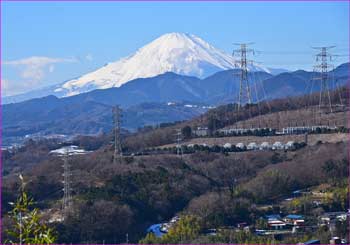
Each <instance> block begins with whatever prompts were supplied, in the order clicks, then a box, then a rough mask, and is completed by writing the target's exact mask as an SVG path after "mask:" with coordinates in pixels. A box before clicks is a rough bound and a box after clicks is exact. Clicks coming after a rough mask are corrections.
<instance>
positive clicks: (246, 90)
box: [232, 43, 254, 111]
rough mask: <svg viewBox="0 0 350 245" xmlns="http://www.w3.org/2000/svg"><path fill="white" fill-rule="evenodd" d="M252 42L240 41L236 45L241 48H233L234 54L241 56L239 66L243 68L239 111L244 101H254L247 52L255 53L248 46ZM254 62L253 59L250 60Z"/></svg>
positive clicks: (238, 104)
mask: <svg viewBox="0 0 350 245" xmlns="http://www.w3.org/2000/svg"><path fill="white" fill-rule="evenodd" d="M251 44H252V43H238V44H235V45H239V46H240V48H239V49H235V50H233V53H232V55H233V56H239V57H240V62H239V68H240V70H241V74H240V83H239V94H238V103H237V109H238V111H239V110H240V108H241V107H242V104H243V102H247V103H249V104H250V103H252V98H251V93H250V85H249V80H248V67H247V62H248V60H247V54H249V53H254V50H253V49H249V48H247V47H248V45H251ZM249 62H252V61H249Z"/></svg>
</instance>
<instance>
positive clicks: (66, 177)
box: [62, 150, 72, 218]
mask: <svg viewBox="0 0 350 245" xmlns="http://www.w3.org/2000/svg"><path fill="white" fill-rule="evenodd" d="M71 176H72V172H71V169H70V164H69V152H68V150H66V152H65V155H64V156H63V201H62V202H63V205H62V209H63V216H64V218H67V216H68V215H69V213H70V210H71V207H72V194H71V192H72V188H71V180H70V179H71Z"/></svg>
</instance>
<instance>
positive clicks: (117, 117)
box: [112, 105, 123, 163]
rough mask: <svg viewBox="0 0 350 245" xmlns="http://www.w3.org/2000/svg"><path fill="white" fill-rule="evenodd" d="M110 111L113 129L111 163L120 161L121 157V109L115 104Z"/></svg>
mask: <svg viewBox="0 0 350 245" xmlns="http://www.w3.org/2000/svg"><path fill="white" fill-rule="evenodd" d="M112 113H113V131H114V154H113V163H116V162H117V161H118V162H119V163H121V159H122V156H123V152H122V143H121V136H120V131H121V118H122V110H121V109H120V107H119V106H118V105H116V106H114V107H113V108H112Z"/></svg>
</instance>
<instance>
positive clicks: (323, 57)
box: [313, 46, 335, 113]
mask: <svg viewBox="0 0 350 245" xmlns="http://www.w3.org/2000/svg"><path fill="white" fill-rule="evenodd" d="M334 47H335V46H328V47H313V48H314V49H316V50H319V53H317V54H316V65H315V66H314V71H315V72H319V73H320V76H319V77H317V78H315V79H316V80H320V81H321V84H320V96H319V103H318V110H319V113H321V107H322V106H329V109H330V112H333V109H332V100H331V96H330V91H329V90H330V89H329V83H328V81H329V71H330V69H332V68H333V67H334V66H333V65H332V64H329V63H328V61H332V57H333V55H332V54H330V53H329V50H330V49H332V48H334ZM327 100H328V105H327V103H326V101H327Z"/></svg>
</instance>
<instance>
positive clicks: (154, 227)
mask: <svg viewBox="0 0 350 245" xmlns="http://www.w3.org/2000/svg"><path fill="white" fill-rule="evenodd" d="M161 225H162V224H154V225H151V226H150V227H148V229H147V233H150V232H152V233H153V234H154V235H155V236H156V237H161V236H163V235H164V234H165V233H164V232H162V231H161V230H160V227H161Z"/></svg>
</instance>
